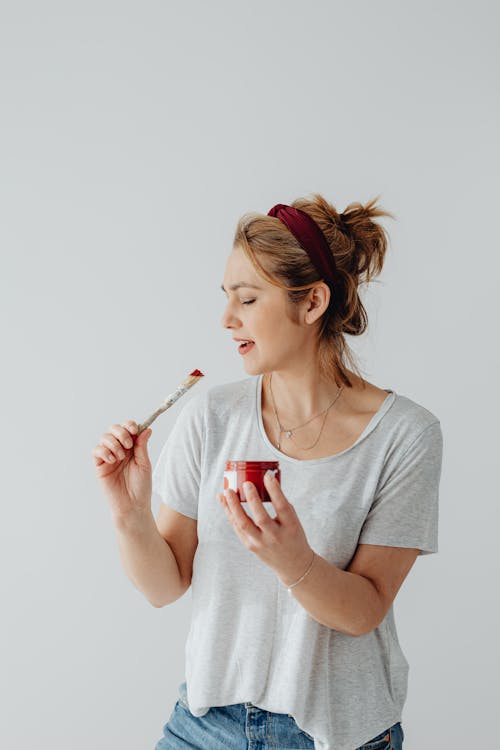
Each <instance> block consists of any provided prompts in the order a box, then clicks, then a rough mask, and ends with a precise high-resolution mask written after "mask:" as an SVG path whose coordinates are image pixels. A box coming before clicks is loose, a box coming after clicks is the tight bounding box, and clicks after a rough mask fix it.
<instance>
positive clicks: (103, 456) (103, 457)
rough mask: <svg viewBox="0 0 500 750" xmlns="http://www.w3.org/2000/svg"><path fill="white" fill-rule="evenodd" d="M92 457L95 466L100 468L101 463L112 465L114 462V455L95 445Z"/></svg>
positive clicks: (101, 446)
mask: <svg viewBox="0 0 500 750" xmlns="http://www.w3.org/2000/svg"><path fill="white" fill-rule="evenodd" d="M92 455H93V457H94V461H95V463H96V466H101V464H102V463H103V462H105V463H109V464H112V463H114V462H115V461H116V458H115V457H114V455H113V454H112V453H110V451H109V450H108V449H107V448H105V447H104V446H103V445H96V447H95V448H93V449H92Z"/></svg>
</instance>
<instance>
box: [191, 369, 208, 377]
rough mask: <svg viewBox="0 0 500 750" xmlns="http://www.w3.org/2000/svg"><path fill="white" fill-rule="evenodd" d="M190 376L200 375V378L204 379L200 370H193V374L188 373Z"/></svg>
mask: <svg viewBox="0 0 500 750" xmlns="http://www.w3.org/2000/svg"><path fill="white" fill-rule="evenodd" d="M189 374H190V375H201V377H205V376H204V375H203V373H202V371H201V370H193V372H190V373H189Z"/></svg>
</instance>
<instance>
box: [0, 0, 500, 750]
mask: <svg viewBox="0 0 500 750" xmlns="http://www.w3.org/2000/svg"><path fill="white" fill-rule="evenodd" d="M499 16H500V13H499V10H498V5H496V4H494V3H491V2H484V1H483V2H481V1H479V0H474V2H472V1H471V2H451V0H450V1H449V2H436V1H435V0H433V2H430V1H429V0H425V1H424V2H422V0H420V2H418V3H413V4H409V3H400V2H395V1H393V2H379V3H372V2H344V3H339V2H326V1H324V2H309V3H304V2H296V0H288V1H287V2H286V3H285V2H272V1H270V0H265V1H263V0H252V2H245V3H242V2H234V1H232V2H231V1H229V0H228V1H227V2H214V1H212V2H210V3H207V2H202V1H201V0H197V1H196V2H195V1H193V0H187V1H186V2H183V3H172V2H170V3H169V2H148V1H147V0H143V2H140V3H139V2H135V3H134V2H130V0H126V1H124V0H121V1H120V2H117V1H116V0H115V1H111V0H99V2H96V0H90V1H89V0H86V2H72V3H66V2H62V0H60V1H59V2H55V1H54V0H47V1H46V2H44V3H37V2H33V1H31V2H18V3H3V4H2V7H1V23H0V76H1V97H0V108H1V117H0V129H1V132H0V135H1V138H0V159H1V167H0V211H1V221H0V247H1V253H2V263H1V268H2V272H1V290H0V292H1V303H2V316H1V321H2V354H3V358H2V359H3V366H2V388H1V391H0V392H1V400H2V403H1V414H2V423H3V429H2V436H1V439H2V445H1V456H2V523H1V539H0V554H1V558H0V565H1V592H0V594H1V605H2V610H1V618H0V628H1V633H0V642H1V654H0V656H1V667H0V687H1V695H0V701H1V706H2V709H1V711H0V721H1V725H0V744H1V746H2V747H5V748H9V750H31V748H34V747H36V748H44V749H46V750H49V749H50V750H66V749H67V748H71V750H87V748H90V747H91V748H93V750H105V748H106V749H107V748H114V749H115V748H116V749H118V748H119V749H120V750H139V749H140V750H143V749H144V750H153V748H154V746H155V743H156V742H157V740H158V739H159V738H160V736H161V732H162V726H163V724H164V723H165V722H166V721H167V719H168V717H169V715H170V713H171V710H172V708H173V705H174V703H175V700H176V691H177V685H178V684H179V682H181V681H182V680H183V679H184V642H185V637H186V635H187V629H188V624H189V615H190V593H189V592H188V593H187V594H186V595H185V596H184V597H183V598H182V599H180V600H179V601H177V602H176V603H174V604H173V605H171V606H169V607H165V608H163V609H155V608H153V607H152V606H151V605H150V604H149V603H148V602H147V600H146V599H145V598H144V597H143V595H142V594H141V593H140V592H138V591H137V589H135V587H134V586H133V585H132V584H131V583H130V582H129V580H128V578H126V576H125V573H124V571H123V570H122V568H121V564H120V561H119V556H118V546H117V542H116V535H115V531H114V527H113V525H112V522H111V516H110V513H109V510H108V507H107V504H106V500H105V498H104V496H103V495H102V493H101V490H100V486H99V483H98V480H97V479H96V477H95V473H94V467H93V461H92V459H91V454H90V452H91V449H92V447H93V446H94V445H95V444H96V443H97V442H99V440H100V436H101V435H102V433H103V432H105V431H107V429H108V427H109V425H110V424H112V423H115V422H121V421H124V420H125V419H135V420H136V421H141V419H144V418H145V417H146V416H147V415H148V414H149V413H150V412H151V411H152V410H153V409H154V408H156V406H158V404H159V403H160V402H161V401H162V399H163V398H164V397H165V396H166V395H167V394H168V393H169V392H171V391H172V390H173V389H174V388H175V387H176V386H177V385H178V383H180V382H181V381H182V380H183V379H184V378H185V376H186V375H187V373H189V372H190V371H191V370H192V369H194V368H195V367H197V368H199V369H201V370H202V371H203V372H204V373H205V378H204V379H203V380H202V381H201V382H200V383H198V384H197V385H196V386H195V388H196V390H197V392H198V391H200V390H202V389H208V388H210V387H212V386H214V385H216V384H218V383H224V382H229V381H233V380H236V379H240V378H243V377H246V373H245V371H244V367H243V364H242V361H241V360H240V356H239V355H238V354H237V352H236V349H235V346H234V343H233V342H232V341H231V336H230V332H229V331H225V330H223V328H222V327H221V324H220V318H221V315H222V312H223V308H224V303H225V296H224V295H223V293H222V292H221V290H220V288H219V287H220V283H221V281H222V276H223V271H224V265H225V261H226V258H227V255H228V253H229V252H230V250H231V240H232V236H233V232H234V229H235V225H236V222H237V219H238V217H239V216H240V215H241V214H242V213H244V212H246V211H249V210H256V211H261V212H264V213H266V212H267V211H268V210H269V208H270V207H271V206H272V205H274V204H275V203H278V202H282V203H290V202H291V201H292V200H294V199H295V198H297V197H299V196H305V195H308V194H310V193H312V192H320V193H322V194H323V195H324V196H325V197H326V198H327V199H328V200H330V201H332V202H333V203H334V204H335V205H336V206H337V208H338V209H339V210H343V209H344V208H345V207H346V205H347V204H348V203H349V202H351V201H362V202H366V201H368V200H369V199H370V198H372V197H373V196H375V195H380V204H381V205H382V206H383V207H384V208H387V209H388V210H390V211H392V212H394V213H395V215H396V217H397V221H392V220H390V219H385V220H383V221H384V224H385V226H386V227H387V229H388V231H389V234H390V238H391V241H390V248H389V251H388V254H387V259H386V266H385V268H384V271H383V274H382V276H381V277H380V279H379V282H378V283H374V284H372V285H371V287H370V288H369V290H368V291H367V293H366V295H365V300H366V306H367V311H368V316H369V329H368V331H367V333H366V334H364V336H363V337H361V338H359V339H349V343H350V344H351V346H352V348H353V349H354V351H355V352H356V353H357V354H358V357H359V361H360V364H361V367H362V369H363V373H364V375H365V377H367V378H368V379H369V380H370V381H371V382H373V383H375V384H376V385H378V386H379V387H382V388H391V389H394V390H396V391H397V392H398V393H401V394H403V395H406V396H408V397H410V398H412V399H414V400H416V401H417V402H418V403H420V404H422V405H424V406H425V407H427V408H428V409H430V410H431V411H432V412H433V413H435V414H436V415H437V416H438V417H439V419H440V420H441V425H442V430H443V435H444V457H443V472H442V479H441V505H440V531H439V546H440V549H439V553H438V554H437V555H432V556H429V557H424V558H419V559H418V560H417V562H416V564H415V566H414V568H413V569H412V571H411V573H410V575H409V577H408V579H407V580H406V581H405V583H404V584H403V588H402V589H401V591H400V592H399V594H398V596H397V598H396V602H395V613H396V620H397V624H398V632H399V637H400V642H401V645H402V648H403V650H404V652H405V655H406V657H407V659H408V661H409V663H410V675H409V690H408V697H407V703H406V706H405V712H404V715H403V726H404V730H405V750H421V748H423V747H425V748H426V750H441V748H443V747H450V748H451V747H453V748H459V749H462V748H464V750H465V748H467V747H469V746H470V745H471V744H473V745H474V746H475V747H478V748H479V747H486V746H490V745H491V743H492V742H494V739H495V737H496V736H497V734H498V729H497V726H496V714H497V700H495V699H494V696H495V694H497V693H498V685H497V679H496V678H497V674H498V661H497V662H496V664H494V661H495V660H494V657H493V654H495V653H496V654H497V655H498V648H497V637H496V634H497V632H498V628H499V625H500V623H499V617H498V606H497V605H498V599H497V595H496V593H494V592H496V591H497V589H498V573H499V570H498V564H497V553H496V551H495V546H496V543H497V536H498V532H497V529H498V522H499V511H498V489H497V482H496V481H494V480H496V477H497V469H498V458H497V451H498V438H497V432H496V427H497V423H498V418H499V416H500V415H499V410H498V405H497V403H498V401H497V397H496V396H497V373H498V369H499V359H498V351H497V345H495V343H494V342H495V340H497V337H498V322H499V319H498V313H497V309H498V308H497V305H496V292H497V287H498V272H499V247H498V228H497V225H498V218H497V216H498V170H499V166H500V165H499V146H498V132H499V126H500V123H499V119H500V118H499V114H500V106H499V98H498V86H497V84H498V65H499V51H498V44H497V29H498V22H499V20H500V18H499ZM191 396H192V393H191V395H190V394H189V393H188V394H187V395H186V396H185V397H184V399H188V398H190V397H191ZM180 403H182V402H179V403H178V404H177V405H175V406H174V407H173V408H172V409H171V410H170V411H169V412H168V413H166V414H164V415H163V416H162V417H160V418H159V419H158V420H157V421H156V422H155V423H154V425H153V435H152V437H151V439H150V442H149V446H150V456H151V459H152V461H153V462H154V461H155V460H156V458H157V456H158V454H159V451H160V449H161V447H162V445H163V443H164V441H165V440H166V438H167V436H168V434H169V431H170V429H171V427H172V424H173V422H174V420H175V418H176V415H177V413H178V411H179V408H180ZM494 493H495V494H494ZM157 510H158V508H157V507H154V512H155V515H156V512H157ZM241 583H242V586H244V585H245V581H242V582H241Z"/></svg>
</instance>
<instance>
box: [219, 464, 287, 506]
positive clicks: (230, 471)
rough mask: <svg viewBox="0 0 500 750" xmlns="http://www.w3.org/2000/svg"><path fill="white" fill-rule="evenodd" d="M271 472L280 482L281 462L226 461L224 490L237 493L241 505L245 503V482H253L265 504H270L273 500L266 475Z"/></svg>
mask: <svg viewBox="0 0 500 750" xmlns="http://www.w3.org/2000/svg"><path fill="white" fill-rule="evenodd" d="M269 469H270V470H271V471H272V472H273V473H274V476H275V477H276V479H277V480H278V482H280V480H281V474H280V468H279V461H226V470H225V472H224V489H225V490H227V489H230V490H233V491H234V492H236V494H237V495H238V498H239V500H240V502H241V503H245V502H246V500H245V490H244V489H243V482H253V484H254V485H255V487H256V489H257V492H258V493H259V495H260V499H261V500H262V502H263V503H270V502H271V498H270V497H269V494H268V492H267V489H266V486H265V484H264V474H265V473H266V471H268V470H269Z"/></svg>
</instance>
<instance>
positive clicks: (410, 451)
mask: <svg viewBox="0 0 500 750" xmlns="http://www.w3.org/2000/svg"><path fill="white" fill-rule="evenodd" d="M385 419H387V422H386V427H387V428H388V432H387V434H388V435H389V436H390V437H389V439H388V442H387V445H386V459H387V468H389V467H394V465H396V464H399V463H400V462H401V461H402V459H404V458H405V457H406V460H408V461H410V460H412V457H420V459H425V460H427V459H428V458H429V457H434V458H435V459H436V460H437V459H438V458H440V456H441V454H442V445H443V435H442V431H441V422H440V420H439V417H438V416H437V415H436V414H435V413H434V412H433V411H431V410H430V409H428V408H427V407H425V406H423V404H421V403H419V402H418V401H415V400H414V399H412V398H409V397H408V396H405V395H403V394H400V393H395V394H394V401H393V403H392V406H391V408H390V409H389V411H388V412H387V414H386V415H385V418H384V421H385Z"/></svg>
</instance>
